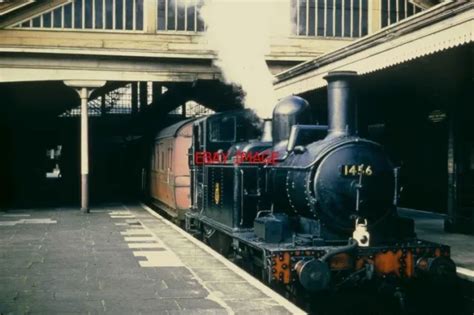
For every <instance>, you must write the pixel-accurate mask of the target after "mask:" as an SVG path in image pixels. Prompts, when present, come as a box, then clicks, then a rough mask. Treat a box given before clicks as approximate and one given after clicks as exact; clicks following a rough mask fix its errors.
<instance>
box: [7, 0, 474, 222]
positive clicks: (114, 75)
mask: <svg viewBox="0 0 474 315" xmlns="http://www.w3.org/2000/svg"><path fill="white" fill-rule="evenodd" d="M437 2H438V1H428V0H424V1H420V0H416V1H415V0H291V1H289V7H288V19H290V20H291V21H292V23H293V25H294V27H293V30H292V34H291V35H290V36H287V37H278V38H272V41H271V49H270V50H271V51H270V53H269V54H268V55H267V56H266V60H267V64H268V66H269V68H270V70H271V71H272V73H274V74H275V75H276V80H277V81H276V83H275V88H276V90H277V93H278V96H279V97H284V96H287V95H292V94H293V95H301V96H303V97H305V98H307V99H308V100H309V101H310V103H311V104H312V106H313V109H314V111H315V114H316V117H318V120H319V121H320V122H321V123H324V120H325V117H326V115H325V106H326V105H325V104H326V100H325V83H324V80H323V76H324V75H325V74H326V73H327V72H328V71H332V70H355V71H358V72H359V74H361V80H360V86H359V92H360V93H359V94H360V95H359V117H360V119H361V121H360V128H359V130H360V132H361V134H366V135H368V136H370V137H374V138H376V139H378V140H379V141H381V142H382V143H384V144H385V145H386V147H387V150H389V151H390V152H391V153H392V156H393V157H394V159H395V161H396V163H397V165H400V166H401V168H402V170H401V173H400V174H401V179H402V185H403V188H404V192H403V195H402V197H401V204H402V205H403V206H405V207H410V208H419V209H426V210H429V211H438V212H442V213H447V214H448V220H447V226H448V227H449V228H452V229H465V226H466V224H465V223H464V222H468V219H469V217H471V218H472V209H473V207H474V204H473V203H474V188H473V185H474V184H473V176H472V174H473V170H474V146H473V143H474V142H473V139H472V137H471V135H472V132H471V130H472V115H471V114H472V108H471V107H470V106H469V101H470V100H471V95H470V92H471V90H472V89H471V87H472V49H473V46H472V40H473V31H472V30H473V26H474V25H473V23H474V22H473V16H474V14H473V4H472V3H470V2H460V1H459V2H458V1H446V2H441V3H437ZM202 5H203V1H199V0H196V1H188V0H51V1H23V0H15V1H2V2H1V3H0V100H1V105H0V145H1V147H2V154H1V158H0V178H2V180H1V181H0V185H1V186H0V206H25V205H35V206H37V205H41V204H51V202H54V201H55V202H61V203H72V204H79V203H80V204H81V207H82V208H83V210H85V211H87V209H88V208H89V199H90V200H91V202H100V201H113V200H116V199H117V198H125V197H130V198H136V197H137V194H138V193H139V191H140V189H141V187H143V186H144V185H145V183H143V178H142V172H143V167H144V165H146V163H147V162H146V161H144V160H140V159H138V158H137V155H136V151H137V148H141V146H139V145H138V141H135V140H136V139H140V138H143V137H144V136H145V137H146V136H147V135H150V134H153V132H154V131H156V130H158V129H160V128H162V127H163V126H165V125H167V124H169V123H170V122H172V121H174V120H176V119H180V118H182V117H183V116H186V115H194V114H199V113H205V112H207V111H209V110H212V111H222V110H227V109H234V108H238V107H239V106H240V104H239V102H238V101H237V98H236V95H238V91H236V90H235V88H233V87H231V86H228V85H226V84H224V83H223V82H222V74H221V72H220V70H219V69H218V68H217V67H216V66H214V64H213V61H214V60H215V58H216V54H215V52H214V51H213V50H212V49H210V48H209V47H208V44H207V40H206V37H205V31H206V26H205V23H204V22H203V19H202V18H201V16H200V7H201V6H202ZM269 5H270V4H269ZM242 23H245V17H242ZM364 126H368V128H365V127H364ZM134 152H135V153H134ZM140 156H143V154H142V155H140ZM81 191H82V193H81ZM89 194H90V196H89Z"/></svg>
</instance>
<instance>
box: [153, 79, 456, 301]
mask: <svg viewBox="0 0 474 315" xmlns="http://www.w3.org/2000/svg"><path fill="white" fill-rule="evenodd" d="M356 78H357V74H356V73H355V72H351V71H340V72H332V73H329V74H328V75H327V76H326V77H325V79H326V80H327V82H328V87H327V91H328V126H322V125H314V124H313V120H312V117H311V115H312V114H311V110H310V106H309V104H308V102H307V101H305V100H304V99H302V98H300V97H296V96H291V97H287V98H284V99H282V100H281V101H280V102H279V103H278V104H277V105H276V107H275V108H274V111H273V119H272V120H271V121H265V122H264V124H263V128H262V126H260V125H259V120H258V119H257V118H256V117H255V115H253V114H252V112H250V111H247V110H243V111H229V112H223V113H218V114H215V115H211V116H207V117H204V118H200V119H195V120H191V121H187V122H183V123H181V125H180V126H181V127H183V126H186V128H185V129H186V130H188V131H189V132H190V133H191V134H192V136H191V135H189V134H188V137H187V138H186V139H187V141H188V142H181V143H182V145H184V146H189V153H188V157H187V159H188V165H187V167H189V172H190V173H189V180H188V181H187V182H186V183H187V184H188V185H189V186H187V187H188V189H189V199H190V200H189V202H190V207H189V211H186V212H185V213H184V214H183V212H182V210H181V211H180V213H181V216H180V218H183V219H184V221H185V228H186V230H187V231H189V232H190V233H193V234H195V235H198V236H199V237H202V238H203V239H204V240H205V241H206V242H207V243H209V244H210V245H211V246H212V247H213V248H215V249H216V250H218V251H220V252H221V253H222V254H223V255H226V256H233V257H238V258H239V259H241V260H244V261H246V262H247V263H248V264H249V265H250V266H251V268H252V269H253V270H254V271H256V273H258V274H260V275H261V277H262V279H263V280H264V281H266V282H267V283H269V284H271V285H274V286H283V287H286V288H288V289H290V290H304V291H305V292H310V293H313V292H324V291H327V290H333V289H337V288H343V287H347V286H349V287H351V286H357V285H360V284H361V283H367V282H376V283H384V282H388V281H391V282H394V283H396V286H398V285H403V284H404V283H409V282H410V281H411V280H413V279H415V278H423V277H451V276H454V275H455V269H456V267H455V265H454V263H453V261H452V260H451V259H450V249H449V247H447V246H444V245H441V244H436V243H431V242H427V241H423V240H419V239H417V238H416V235H415V233H414V224H413V221H412V220H410V219H405V218H401V217H399V216H398V215H397V209H396V199H397V196H398V194H399V188H398V184H397V182H398V178H397V177H398V176H397V172H396V169H395V168H394V165H393V164H392V162H391V161H390V159H389V158H388V156H387V155H386V153H384V150H383V148H382V146H381V145H380V144H378V143H376V142H373V141H371V140H368V139H364V138H361V137H359V136H358V135H357V130H356V123H355V119H356V115H355V114H356V102H355V89H354V83H355V80H356ZM181 127H179V128H181ZM179 128H177V127H176V128H175V131H174V133H173V137H176V136H177V135H178V134H179V131H178V129H179ZM262 129H263V132H262V131H261V130H262ZM191 131H192V132H191ZM158 156H159V153H158ZM181 156H182V157H183V158H184V157H185V155H181ZM163 169H165V168H163ZM168 170H169V169H168ZM164 176H165V175H163V177H164ZM169 176H170V175H169V174H168V183H170V180H169ZM171 182H174V180H173V179H171ZM183 183H184V181H183V180H181V184H183ZM182 187H183V185H181V186H180V188H182ZM170 208H172V205H171V204H168V209H170Z"/></svg>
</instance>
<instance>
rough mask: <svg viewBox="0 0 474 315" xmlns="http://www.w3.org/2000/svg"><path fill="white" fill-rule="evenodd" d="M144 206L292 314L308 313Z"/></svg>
mask: <svg viewBox="0 0 474 315" xmlns="http://www.w3.org/2000/svg"><path fill="white" fill-rule="evenodd" d="M141 206H142V208H143V209H145V210H146V211H147V212H148V213H150V214H151V215H152V216H154V217H155V218H157V219H159V220H161V221H162V222H163V223H165V224H167V225H168V226H170V227H171V228H172V229H174V230H175V231H177V232H178V233H180V234H181V235H182V236H184V237H185V238H187V239H188V240H189V241H191V242H192V243H193V244H194V245H196V246H198V247H199V248H201V249H203V250H204V251H206V252H207V253H208V254H210V255H212V256H213V257H214V258H215V259H217V260H218V261H220V262H221V263H223V264H224V265H225V266H226V267H227V268H229V269H230V270H232V271H233V272H235V273H236V274H238V275H239V276H241V277H242V278H244V279H245V280H246V281H247V282H248V283H249V284H251V285H252V286H254V287H255V288H256V289H258V290H260V291H261V292H263V293H264V294H265V295H267V296H268V297H270V298H272V299H273V300H275V301H276V302H278V303H279V304H280V305H281V306H283V307H284V308H286V309H287V310H288V311H290V312H291V313H292V314H306V312H304V311H303V310H302V309H300V308H299V307H297V306H296V305H294V304H293V303H291V302H290V301H288V300H286V299H285V298H284V297H282V296H281V295H279V294H278V293H276V292H275V291H273V290H272V289H270V288H269V287H267V286H266V285H264V284H263V283H261V282H260V281H258V280H257V279H256V278H254V277H253V276H251V275H250V274H248V273H247V272H245V271H244V270H242V269H240V268H239V267H237V266H236V265H234V264H233V263H231V262H230V261H229V260H227V259H226V258H225V257H224V256H222V255H220V254H219V253H217V252H216V251H214V250H213V249H212V248H210V247H208V246H207V245H205V244H203V243H202V242H200V241H199V240H197V239H195V238H194V237H192V236H191V235H189V234H188V233H186V232H185V231H184V230H182V229H180V228H179V227H177V226H176V225H174V224H173V223H171V222H169V221H168V220H166V219H165V218H163V217H162V216H161V215H159V214H158V213H156V212H155V211H153V210H152V209H150V207H148V206H146V205H145V204H141Z"/></svg>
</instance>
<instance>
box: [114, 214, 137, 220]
mask: <svg viewBox="0 0 474 315" xmlns="http://www.w3.org/2000/svg"><path fill="white" fill-rule="evenodd" d="M110 217H111V218H112V219H133V218H135V216H134V215H126V214H123V215H110Z"/></svg>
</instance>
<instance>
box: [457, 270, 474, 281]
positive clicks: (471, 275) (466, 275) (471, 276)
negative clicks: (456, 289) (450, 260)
mask: <svg viewBox="0 0 474 315" xmlns="http://www.w3.org/2000/svg"><path fill="white" fill-rule="evenodd" d="M456 272H457V274H458V277H459V278H463V279H466V280H469V281H474V271H473V270H469V269H467V268H463V267H456Z"/></svg>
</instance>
